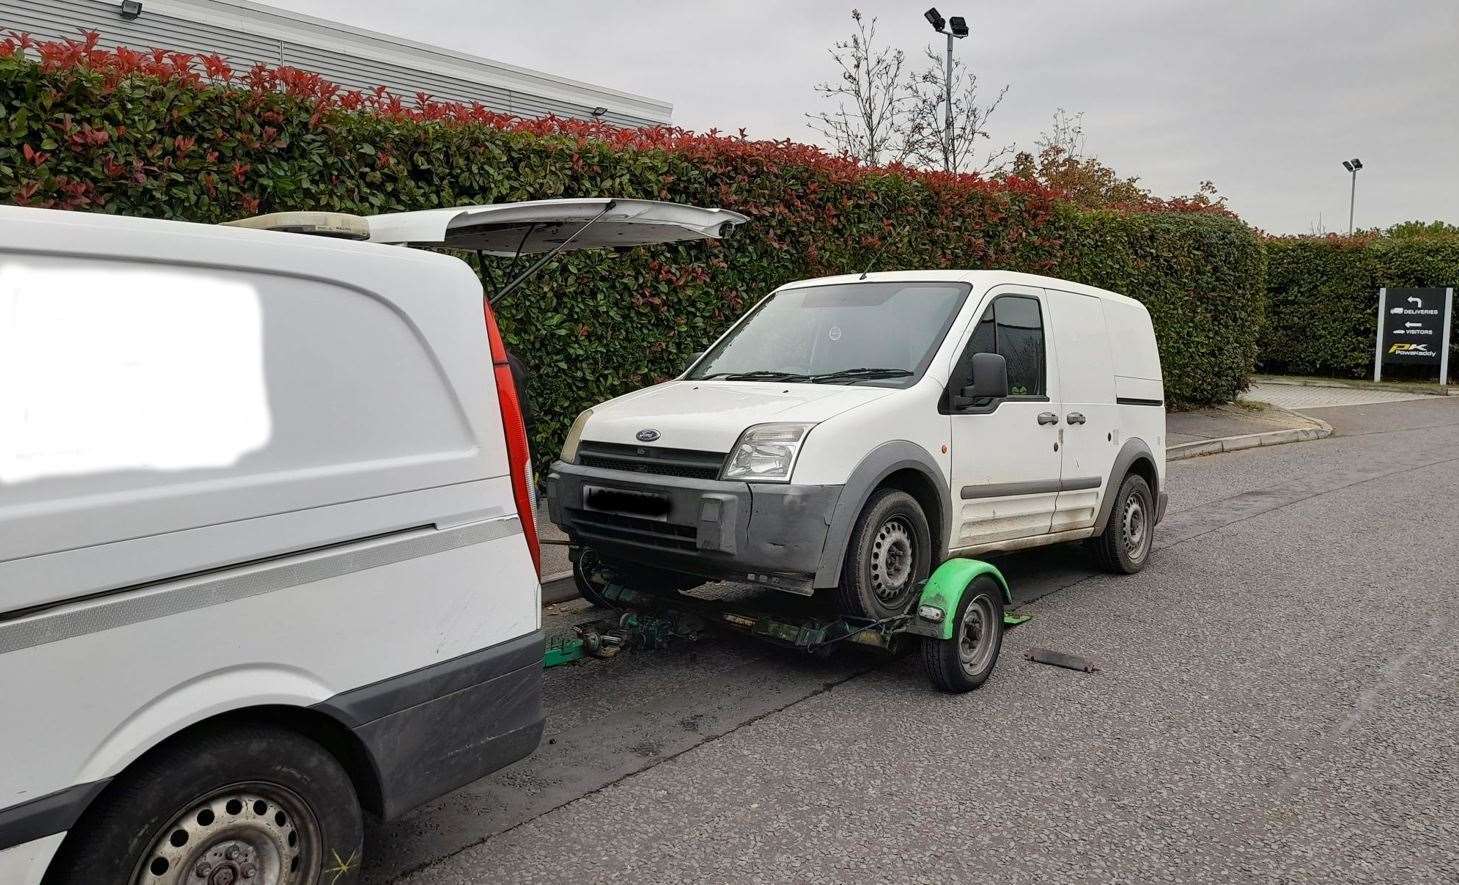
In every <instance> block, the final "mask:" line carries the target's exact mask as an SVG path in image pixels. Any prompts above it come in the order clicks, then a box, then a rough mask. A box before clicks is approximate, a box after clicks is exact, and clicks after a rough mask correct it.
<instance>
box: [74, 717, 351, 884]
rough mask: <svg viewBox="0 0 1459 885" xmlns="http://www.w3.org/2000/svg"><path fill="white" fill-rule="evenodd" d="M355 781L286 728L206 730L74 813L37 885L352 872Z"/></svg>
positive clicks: (255, 879) (343, 875)
mask: <svg viewBox="0 0 1459 885" xmlns="http://www.w3.org/2000/svg"><path fill="white" fill-rule="evenodd" d="M363 839H364V824H363V820H362V817H361V812H360V805H359V800H358V798H357V797H356V795H355V790H354V785H353V784H352V783H351V782H350V779H349V775H348V774H346V773H345V771H344V769H343V768H342V767H341V766H340V764H339V762H337V761H336V760H335V758H334V757H333V756H332V755H331V754H330V753H329V752H328V751H327V750H325V749H324V748H323V747H321V746H320V745H319V744H317V743H315V742H314V741H312V740H309V739H308V738H305V737H303V736H301V735H299V734H296V733H294V732H292V731H288V730H286V729H281V728H273V727H267V726H254V725H239V726H236V727H227V726H222V727H219V728H217V729H210V730H209V731H208V732H206V733H205V734H203V735H200V736H198V737H197V738H196V739H191V740H185V741H184V742H181V743H178V744H175V745H173V746H170V747H167V748H166V749H164V750H162V751H160V752H158V753H155V754H153V755H151V756H149V757H144V758H143V760H142V761H141V762H140V763H138V764H137V765H135V766H134V767H133V768H129V769H128V770H127V771H125V772H123V773H122V774H121V775H120V776H119V777H118V778H117V779H116V781H114V782H113V783H112V785H111V786H110V787H108V788H107V790H106V791H105V792H103V793H102V795H101V796H100V797H99V798H98V799H97V801H96V803H95V804H94V805H93V806H92V807H91V808H89V809H87V811H86V813H85V814H84V815H83V816H82V818H81V820H80V821H79V822H78V823H77V825H76V826H75V827H73V828H72V830H71V832H70V833H68V834H67V836H66V840H65V842H64V843H63V844H62V846H61V850H60V852H59V854H58V855H57V858H56V862H55V863H54V864H53V865H52V867H51V870H50V872H49V873H47V875H46V879H45V882H46V885H79V883H83V882H98V881H122V882H126V883H129V885H184V883H186V885H314V883H318V882H330V883H348V882H355V881H357V880H358V878H359V873H360V866H361V856H362V855H361V852H362V842H363Z"/></svg>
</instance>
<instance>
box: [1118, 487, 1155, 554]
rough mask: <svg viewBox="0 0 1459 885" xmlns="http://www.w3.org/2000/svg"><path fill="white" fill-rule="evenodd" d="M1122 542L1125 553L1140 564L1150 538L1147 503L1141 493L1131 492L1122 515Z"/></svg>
mask: <svg viewBox="0 0 1459 885" xmlns="http://www.w3.org/2000/svg"><path fill="white" fill-rule="evenodd" d="M1120 529H1121V531H1120V534H1121V539H1120V540H1121V541H1123V542H1124V546H1125V553H1126V555H1128V556H1129V557H1130V559H1131V560H1133V561H1135V562H1139V561H1140V560H1141V559H1143V558H1144V557H1145V548H1146V546H1147V544H1148V542H1149V538H1150V524H1149V519H1148V518H1147V515H1146V511H1145V501H1144V499H1143V498H1142V497H1141V495H1140V493H1139V492H1130V496H1129V497H1128V498H1126V499H1125V506H1124V510H1123V512H1122V513H1121V514H1120Z"/></svg>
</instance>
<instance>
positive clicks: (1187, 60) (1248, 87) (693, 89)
mask: <svg viewBox="0 0 1459 885" xmlns="http://www.w3.org/2000/svg"><path fill="white" fill-rule="evenodd" d="M266 2H268V3H270V4H272V5H275V6H281V7H284V8H287V9H293V10H297V11H299V12H303V13H306V14H310V15H316V16H320V17H323V18H329V19H333V20H336V21H342V22H345V23H347V24H351V25H355V26H357V27H363V28H369V29H372V30H377V31H384V32H387V33H391V34H398V35H401V36H404V37H409V38H412V39H416V40H421V41H424V42H427V43H434V44H437V45H440V46H445V47H449V48H452V49H458V50H463V51H466V52H470V53H473V54H476V55H482V56H486V57H488V58H493V59H497V60H500V61H505V62H509V63H512V64H516V65H521V66H524V67H530V68H535V69H538V70H542V71H546V72H549V73H554V74H559V75H562V76H566V77H571V78H573V79H578V80H586V81H589V82H592V83H596V84H600V85H603V86H610V87H613V88H616V89H621V90H625V91H628V92H635V93H639V94H642V95H647V96H650V97H653V98H659V99H664V100H667V101H669V102H672V103H673V105H674V121H675V123H677V124H678V125H680V126H684V127H686V128H689V129H695V130H704V129H708V128H710V127H716V126H717V127H719V128H720V129H722V130H734V129H736V128H738V127H741V126H743V127H745V128H746V129H748V130H749V133H750V135H751V136H752V137H759V138H786V137H788V138H792V139H795V140H798V141H811V142H815V141H817V140H818V139H817V137H816V134H815V133H814V132H812V131H811V130H810V129H809V128H807V126H806V124H805V117H804V114H805V113H806V112H807V111H815V110H817V109H819V108H821V107H823V106H824V105H823V103H822V102H821V100H820V99H819V98H818V97H817V96H816V95H815V94H814V93H813V92H812V90H811V87H812V85H813V84H815V83H817V82H819V81H821V80H825V79H828V78H831V77H832V76H833V75H834V68H833V65H832V62H831V60H830V58H829V56H828V55H827V52H826V50H827V48H828V47H829V46H830V45H831V43H832V42H833V41H835V40H837V39H840V38H843V37H845V36H846V35H847V34H849V33H850V31H851V24H852V23H851V20H850V9H851V7H852V5H853V3H852V2H825V0H778V2H763V0H700V2H692V0H638V2H634V0H610V2H598V0H578V2H570V0H531V2H491V0H410V2H399V0H266ZM927 2H928V0H921V2H891V0H865V2H857V3H855V4H854V5H856V6H858V7H859V8H860V9H861V11H862V13H863V14H864V15H867V16H876V17H877V18H878V19H879V26H880V33H881V35H882V36H883V37H884V38H885V39H886V40H887V41H889V42H891V43H894V44H895V45H897V46H900V47H902V48H904V49H905V50H906V51H907V53H908V55H909V56H913V57H915V58H917V59H918V60H919V62H920V56H921V52H922V49H923V47H924V46H926V45H927V44H928V43H929V42H930V39H929V38H933V39H936V40H938V41H941V40H942V39H943V38H942V37H941V36H940V35H937V34H934V33H932V31H931V28H930V27H929V26H928V25H927V23H926V22H925V21H924V20H923V18H922V11H923V9H925V8H926V4H927ZM940 8H941V11H942V13H943V15H945V16H952V15H963V16H965V17H967V18H968V21H969V24H970V25H971V26H972V29H973V33H972V36H971V37H970V38H969V39H967V40H962V41H960V42H959V43H958V46H957V51H958V53H959V57H960V58H962V59H965V60H968V61H970V62H971V63H972V65H973V67H974V69H975V70H976V71H977V73H978V75H979V77H980V80H981V81H982V83H983V84H985V85H986V86H988V87H993V86H996V85H1001V84H1003V83H1009V84H1011V86H1012V88H1011V89H1010V91H1009V94H1008V98H1007V100H1006V101H1005V102H1004V104H1003V106H1002V108H1001V109H1000V110H999V111H998V113H997V114H996V115H995V116H994V117H993V119H992V120H991V123H990V128H991V130H992V135H993V139H994V140H995V141H1001V142H1008V141H1012V142H1017V143H1018V144H1020V145H1031V144H1032V142H1033V140H1034V139H1035V138H1036V137H1037V136H1038V134H1039V132H1040V131H1041V130H1042V129H1044V128H1045V127H1046V126H1047V125H1048V122H1049V119H1050V117H1051V116H1052V114H1053V112H1054V110H1055V108H1058V107H1063V108H1066V109H1068V110H1069V111H1071V112H1072V111H1082V112H1084V114H1085V118H1084V123H1085V129H1086V131H1087V135H1088V150H1089V153H1091V154H1094V155H1095V156H1098V157H1099V158H1101V159H1102V160H1104V161H1105V162H1106V163H1108V164H1110V165H1111V166H1113V167H1114V168H1115V169H1116V170H1117V171H1118V172H1120V173H1121V174H1122V175H1127V176H1128V175H1138V176H1139V177H1140V178H1141V180H1142V181H1143V182H1144V183H1145V184H1146V185H1147V186H1149V187H1151V188H1152V189H1153V190H1154V191H1155V192H1156V193H1158V194H1162V195H1170V194H1176V193H1181V194H1184V193H1191V192H1192V191H1194V190H1195V188H1196V186H1197V184H1198V183H1199V182H1200V181H1201V180H1202V179H1207V178H1209V179H1211V180H1213V181H1214V182H1215V183H1216V185H1217V186H1218V187H1219V188H1220V190H1221V192H1222V193H1224V194H1226V195H1227V197H1228V198H1229V201H1230V205H1231V206H1232V208H1234V209H1235V210H1236V211H1237V212H1238V213H1239V214H1240V215H1241V216H1242V217H1243V218H1245V219H1246V220H1247V221H1248V222H1250V223H1252V224H1254V225H1257V226H1258V227H1261V228H1264V229H1266V230H1269V231H1272V232H1274V233H1308V232H1309V231H1310V230H1311V229H1312V228H1313V227H1314V226H1317V225H1319V224H1320V225H1321V227H1322V228H1324V229H1326V230H1329V231H1345V230H1346V229H1347V220H1348V219H1347V216H1348V184H1349V182H1348V176H1347V173H1346V172H1345V171H1344V170H1343V168H1342V166H1341V162H1342V160H1344V159H1347V158H1350V157H1359V158H1361V159H1362V160H1363V163H1364V165H1365V167H1366V168H1365V169H1364V170H1363V171H1362V172H1360V173H1359V174H1358V197H1357V225H1358V226H1359V227H1373V226H1387V225H1389V224H1392V223H1394V222H1397V221H1404V220H1409V219H1414V218H1420V219H1424V220H1432V219H1435V218H1439V219H1444V220H1447V221H1449V222H1451V223H1459V0H1403V2H1399V0H1388V2H1381V3H1374V2H1371V0H1367V2H1364V0H1312V2H1299V0H1234V2H1233V0H1228V2H1217V0H1210V2H1191V0H1186V2H1177V0H1101V2H1098V3H1090V2H1087V0H1070V2H1056V0H1043V2H1026V0H1025V2H1020V0H1006V2H1005V0H979V2H977V3H972V2H970V0H943V2H942V5H941V7H940ZM940 45H941V44H939V46H940Z"/></svg>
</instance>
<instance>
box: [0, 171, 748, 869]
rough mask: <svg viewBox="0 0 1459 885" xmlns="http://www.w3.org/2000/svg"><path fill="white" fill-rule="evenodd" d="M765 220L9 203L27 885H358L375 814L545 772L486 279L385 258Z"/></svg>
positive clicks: (529, 573) (15, 596) (14, 692)
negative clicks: (532, 758) (220, 218)
mask: <svg viewBox="0 0 1459 885" xmlns="http://www.w3.org/2000/svg"><path fill="white" fill-rule="evenodd" d="M743 220H744V219H743V218H742V217H741V216H738V215H735V214H734V213H723V212H719V211H718V210H710V209H695V208H694V207H685V206H675V205H671V204H663V203H654V202H646V201H632V200H624V201H615V200H608V199H596V200H555V201H542V202H538V203H521V204H507V205H500V206H468V207H459V208H454V209H444V210H428V211H425V212H412V213H399V214H392V215H389V216H377V217H374V218H369V219H365V218H359V217H354V216H340V215H331V214H324V213H286V214H284V215H279V216H269V217H265V218H260V219H251V220H247V221H245V222H242V223H241V224H242V227H244V228H262V229H240V227H223V226H208V225H199V224H184V223H178V222H166V221H150V220H143V219H136V218H121V217H110V216H103V215H91V214H82V213H73V212H59V211H52V210H41V209H23V208H16V207H0V379H3V380H0V701H3V712H0V722H3V726H0V760H3V762H0V883H7V885H8V883H35V882H38V881H41V879H42V877H44V878H45V881H46V882H48V883H52V882H53V883H79V882H88V883H90V882H108V883H110V882H119V883H128V885H138V883H149V885H150V883H183V882H186V883H194V882H196V883H207V882H212V883H218V882H231V883H247V885H279V883H295V882H309V883H312V882H331V883H345V882H350V881H354V880H355V879H356V878H357V877H358V875H359V872H360V867H361V858H362V841H361V839H362V823H361V806H363V807H364V808H365V809H368V810H370V811H372V812H374V813H376V814H378V815H381V816H383V817H386V818H389V817H394V816H396V815H399V814H401V813H403V812H405V811H407V810H409V809H410V808H412V807H413V806H415V805H418V804H419V803H421V802H424V801H426V800H428V799H431V798H433V797H435V796H437V795H440V794H442V793H444V792H446V791H448V790H451V789H454V788H455V787H457V786H460V785H462V784H464V783H467V782H469V781H472V780H475V779H476V778H479V777H481V776H482V775H485V774H487V773H489V772H491V771H493V770H494V769H497V768H499V767H501V766H503V765H506V764H507V763H510V762H512V761H514V760H516V759H518V758H521V757H522V756H524V755H526V754H527V753H530V752H531V751H532V750H533V748H534V747H535V746H536V745H537V742H538V740H539V738H540V736H541V733H542V725H543V714H542V704H541V670H542V651H543V638H542V633H541V629H540V621H541V600H540V585H539V583H538V574H537V571H538V569H537V556H538V554H537V539H536V530H535V525H534V521H533V508H534V506H535V493H534V490H533V480H532V477H531V458H530V454H529V452H528V447H527V438H526V433H525V428H524V427H523V420H522V414H521V409H520V407H519V403H518V392H517V391H516V389H515V386H514V384H513V383H512V380H511V374H510V368H509V366H508V360H507V355H506V351H505V348H504V346H503V342H502V338H501V335H500V334H499V332H498V330H497V328H496V323H495V320H494V319H493V317H492V314H491V311H490V309H489V307H487V306H486V305H485V304H484V299H483V291H482V286H481V282H480V281H479V280H478V278H477V277H476V275H475V274H474V273H472V271H471V270H470V269H469V268H468V266H467V265H466V264H465V263H464V262H462V261H461V260H459V259H457V258H454V257H449V256H447V255H442V254H434V253H431V252H427V251H423V250H417V249H407V248H399V247H397V246H394V245H378V244H382V243H383V244H394V243H401V244H406V243H408V244H416V245H447V246H457V247H460V248H467V249H473V250H477V251H479V252H481V253H485V254H502V255H508V256H512V255H517V254H542V255H552V254H556V253H557V252H560V251H563V250H566V249H574V248H595V247H604V246H613V247H618V246H628V245H640V244H650V243H664V242H673V241H676V240H697V239H704V238H711V237H716V236H718V235H720V234H721V233H722V232H723V231H724V230H725V229H727V228H728V227H729V226H732V225H733V224H737V223H739V222H740V221H743ZM301 233H309V234H315V236H301V235H300V234H301ZM367 239H368V240H372V241H373V242H355V241H356V240H367Z"/></svg>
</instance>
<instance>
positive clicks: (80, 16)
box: [3, 0, 673, 126]
mask: <svg viewBox="0 0 1459 885" xmlns="http://www.w3.org/2000/svg"><path fill="white" fill-rule="evenodd" d="M4 5H5V7H6V8H5V14H4V18H5V21H4V22H3V25H4V27H5V29H7V30H16V31H25V32H28V33H30V34H31V35H33V36H35V37H38V38H41V39H59V38H63V37H69V38H72V39H75V38H77V37H79V35H80V31H82V30H95V31H98V32H100V34H101V36H102V44H103V45H105V46H116V45H123V46H129V47H131V48H133V49H152V48H154V47H155V48H162V49H170V50H177V51H180V52H193V53H199V54H207V53H212V52H216V53H218V54H219V55H222V56H223V57H225V58H227V59H228V60H229V62H230V63H231V64H232V65H233V66H234V68H235V69H241V70H247V68H249V67H251V66H252V65H253V64H254V63H256V62H264V63H266V64H270V65H281V64H282V65H290V66H292V67H296V68H301V69H304V70H307V71H314V72H316V73H318V74H320V75H322V76H323V77H325V79H327V80H330V81H331V82H333V83H336V84H338V85H339V86H341V87H343V88H346V89H359V90H362V91H369V90H372V89H374V88H375V87H376V86H385V87H387V88H389V89H390V91H392V92H394V93H396V94H397V95H400V96H401V97H402V98H404V99H405V100H406V101H407V102H409V101H411V100H413V99H414V96H415V94H416V92H425V93H428V94H429V95H430V96H431V97H432V98H435V99H438V100H443V101H461V102H467V103H470V102H473V101H479V102H481V103H482V104H483V105H485V106H486V107H488V108H490V109H492V110H495V111H500V112H503V113H509V114H514V115H516V116H520V117H529V118H530V117H542V116H546V115H547V114H556V115H557V116H560V117H578V118H587V117H589V116H590V115H591V111H592V109H593V108H596V107H602V108H606V109H607V113H606V114H604V115H603V119H604V120H605V121H607V122H609V123H616V124H618V125H627V126H643V125H651V124H658V123H668V122H669V121H670V119H671V117H672V114H673V106H672V105H671V104H670V103H669V102H666V101H661V100H659V99H655V98H649V97H647V96H642V95H634V94H633V93H629V92H622V91H620V90H616V89H609V88H608V87H606V86H597V85H594V84H592V83H584V82H582V81H579V80H571V79H568V78H566V77H559V76H556V75H553V74H547V73H543V72H541V71H534V70H530V69H528V68H522V67H517V66H516V65H509V64H506V63H504V62H499V61H493V60H491V59H487V58H481V57H478V56H474V55H469V54H467V53H464V52H456V51H453V50H450V49H443V48H441V47H439V46H431V45H428V44H425V43H419V42H416V41H414V40H407V39H405V38H403V37H395V36H391V35H389V34H382V33H378V32H375V31H368V30H365V29H363V28H356V27H351V26H349V25H345V24H341V23H339V22H332V21H327V20H325V19H321V18H314V17H312V16H306V15H300V14H298V13H295V12H290V11H288V10H285V9H280V8H278V7H274V6H267V5H264V4H262V3H253V2H249V0H144V2H143V4H142V14H141V15H140V16H138V17H137V18H135V19H124V18H122V17H121V15H120V14H119V12H118V3H117V2H116V0H27V2H25V3H7V4H4ZM491 14H492V13H490V12H489V11H488V10H486V9H483V11H482V16H483V19H485V18H488V17H489V16H490V15H491Z"/></svg>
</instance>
